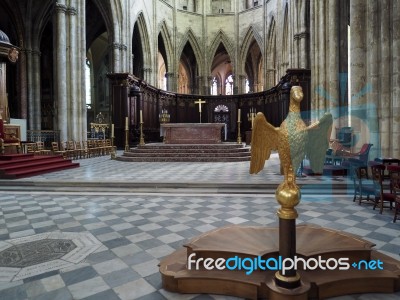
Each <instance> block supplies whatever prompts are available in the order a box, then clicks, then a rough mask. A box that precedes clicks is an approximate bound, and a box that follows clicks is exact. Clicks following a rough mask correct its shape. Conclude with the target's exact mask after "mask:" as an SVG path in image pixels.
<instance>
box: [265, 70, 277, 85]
mask: <svg viewBox="0 0 400 300" xmlns="http://www.w3.org/2000/svg"><path fill="white" fill-rule="evenodd" d="M275 74H276V70H275V69H267V70H266V77H267V80H266V84H267V85H266V87H265V90H268V89H270V88H272V87H273V86H275V85H276V80H275Z"/></svg>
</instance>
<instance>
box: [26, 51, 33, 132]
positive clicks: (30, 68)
mask: <svg viewBox="0 0 400 300" xmlns="http://www.w3.org/2000/svg"><path fill="white" fill-rule="evenodd" d="M25 53H26V62H27V64H26V73H27V100H28V101H27V102H28V103H27V104H28V122H27V123H28V126H27V127H28V129H30V130H34V129H35V125H34V119H35V115H34V107H35V104H34V102H33V89H34V88H33V56H32V50H31V49H25Z"/></svg>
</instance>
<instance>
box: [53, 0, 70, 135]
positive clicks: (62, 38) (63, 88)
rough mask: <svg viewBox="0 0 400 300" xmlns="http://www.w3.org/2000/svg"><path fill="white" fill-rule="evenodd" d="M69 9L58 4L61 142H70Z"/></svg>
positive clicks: (57, 45) (57, 58)
mask: <svg viewBox="0 0 400 300" xmlns="http://www.w3.org/2000/svg"><path fill="white" fill-rule="evenodd" d="M66 11H67V7H66V6H65V1H64V0H60V1H59V2H58V3H57V4H56V14H57V15H56V20H57V26H56V29H55V30H56V32H57V36H56V64H57V68H56V70H57V78H56V80H55V82H56V84H57V101H58V105H57V112H58V114H57V115H58V122H57V123H58V129H59V130H60V140H61V141H66V140H68V125H67V124H68V123H67V122H68V111H67V110H68V104H67V70H66V55H67V51H66V47H67V45H66V43H67V42H66V30H65V24H66V20H65V19H66V18H65V13H66Z"/></svg>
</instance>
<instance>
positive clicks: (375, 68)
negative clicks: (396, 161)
mask: <svg viewBox="0 0 400 300" xmlns="http://www.w3.org/2000/svg"><path fill="white" fill-rule="evenodd" d="M378 16H379V8H378V1H377V0H373V1H368V2H367V26H366V28H367V41H368V48H367V76H368V83H369V84H370V85H371V90H370V91H369V92H368V93H367V94H366V97H367V121H368V122H367V126H368V129H369V139H368V138H367V140H366V141H364V142H370V143H372V144H374V146H373V147H372V148H371V151H370V154H369V157H370V159H373V158H374V157H378V156H380V151H379V150H380V148H381V147H380V141H379V126H378V125H379V124H378V106H377V105H379V102H378V101H377V99H379V98H380V93H379V85H380V84H379V72H380V71H379V64H378V60H379V49H378V44H379V39H378V38H377V37H379V17H378Z"/></svg>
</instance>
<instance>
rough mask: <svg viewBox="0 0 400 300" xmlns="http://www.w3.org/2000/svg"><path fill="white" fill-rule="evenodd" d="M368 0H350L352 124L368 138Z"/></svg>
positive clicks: (360, 135)
mask: <svg viewBox="0 0 400 300" xmlns="http://www.w3.org/2000/svg"><path fill="white" fill-rule="evenodd" d="M366 3H367V2H366V1H363V0H351V1H350V36H351V37H350V77H351V79H350V80H349V83H351V86H350V95H351V111H352V114H351V126H352V127H353V128H354V131H355V134H357V135H358V137H359V139H361V140H366V137H365V126H363V123H362V122H363V121H365V120H366V96H365V93H363V92H362V91H363V90H365V87H366V84H367V80H366V66H365V63H366V44H365V39H366V14H365V12H366Z"/></svg>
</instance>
